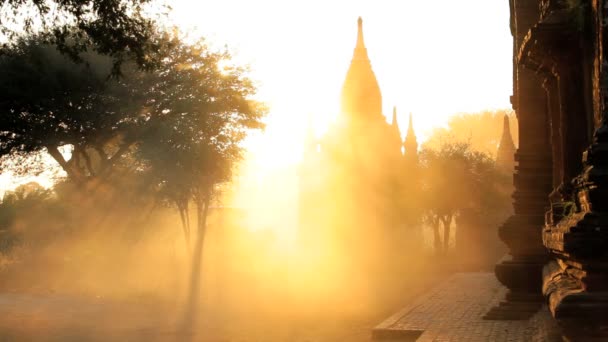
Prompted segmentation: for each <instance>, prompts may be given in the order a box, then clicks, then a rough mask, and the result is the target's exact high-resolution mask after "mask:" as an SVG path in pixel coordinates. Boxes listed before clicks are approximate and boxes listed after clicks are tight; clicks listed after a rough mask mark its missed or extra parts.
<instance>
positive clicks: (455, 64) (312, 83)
mask: <svg viewBox="0 0 608 342" xmlns="http://www.w3.org/2000/svg"><path fill="white" fill-rule="evenodd" d="M172 7H173V11H172V13H171V14H170V18H171V19H172V20H173V21H174V22H175V23H176V24H177V25H179V26H180V27H181V28H182V29H183V30H185V31H189V32H191V33H192V34H196V35H202V36H204V37H206V38H207V39H208V41H209V42H210V43H211V44H212V45H214V46H217V47H223V46H224V45H226V46H227V47H228V49H229V50H230V51H232V52H234V55H235V59H236V61H237V63H241V64H247V65H249V66H250V68H251V75H252V77H253V79H254V80H256V81H258V84H259V94H258V98H259V99H260V100H262V101H264V102H266V103H267V104H268V106H269V108H270V113H269V116H268V118H267V120H266V122H267V129H266V131H265V132H264V133H263V134H257V135H256V136H255V137H252V138H250V139H249V141H248V144H247V147H248V149H249V150H250V153H251V154H253V155H254V156H255V158H256V159H259V163H261V164H262V165H265V167H267V168H269V169H274V168H277V167H284V166H285V165H286V164H287V165H289V164H295V163H297V162H298V161H299V158H300V153H299V152H298V151H301V148H302V141H303V137H304V131H305V128H306V126H307V124H308V122H309V120H311V119H312V122H313V125H314V127H315V132H316V134H317V136H321V135H322V134H323V133H324V132H325V131H326V130H327V127H328V126H329V125H330V124H331V122H332V121H333V120H334V119H335V118H336V117H337V116H338V114H339V112H340V108H339V98H340V91H341V88H342V83H343V81H344V77H345V75H346V70H347V68H348V66H349V64H350V60H351V57H352V53H353V48H354V46H355V40H356V20H357V18H358V17H359V16H361V17H362V18H363V29H364V34H365V43H366V45H367V49H368V54H369V56H370V60H371V63H372V67H373V69H374V72H375V74H376V77H377V79H378V82H379V84H380V88H381V91H382V96H383V113H384V115H385V116H387V117H389V120H390V116H391V114H392V108H393V106H396V107H397V111H398V120H399V123H400V126H401V128H402V129H401V130H402V134H405V129H406V128H407V117H408V115H409V113H412V114H413V116H414V126H415V129H416V133H417V135H418V137H419V140H420V141H424V140H426V138H428V136H429V135H430V132H431V130H432V129H433V128H435V127H441V126H445V125H446V124H447V122H448V119H449V117H450V116H452V115H454V114H456V113H462V112H478V111H481V110H486V109H503V108H509V107H510V103H509V96H510V95H511V92H512V91H511V88H512V69H511V49H512V38H511V35H510V32H509V29H508V21H509V15H508V3H505V2H504V1H498V0H490V1H488V0H468V1H464V2H458V3H454V2H450V1H439V2H433V3H424V2H422V3H421V2H415V3H414V2H405V3H404V2H400V1H389V2H383V3H380V4H379V3H377V2H373V1H333V2H331V3H327V2H321V1H317V0H314V1H308V2H306V3H304V2H289V3H286V2H281V1H276V0H264V1H261V2H260V1H258V2H255V3H252V2H247V1H239V0H230V1H222V2H205V1H202V2H201V1H192V0H182V1H176V2H174V3H172ZM244 28H246V29H244ZM480 28H483V29H481V30H480Z"/></svg>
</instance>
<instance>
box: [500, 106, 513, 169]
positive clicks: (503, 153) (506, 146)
mask: <svg viewBox="0 0 608 342" xmlns="http://www.w3.org/2000/svg"><path fill="white" fill-rule="evenodd" d="M496 165H497V166H498V167H500V168H503V169H504V170H508V171H509V172H512V171H513V167H514V165H515V144H514V143H513V138H512V136H511V125H510V124H509V116H508V115H507V114H505V116H504V118H503V126H502V138H501V139H500V144H499V145H498V151H497V152H496Z"/></svg>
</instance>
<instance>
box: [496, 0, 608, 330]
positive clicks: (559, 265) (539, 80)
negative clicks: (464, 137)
mask: <svg viewBox="0 0 608 342" xmlns="http://www.w3.org/2000/svg"><path fill="white" fill-rule="evenodd" d="M510 6H511V32H512V34H513V41H514V42H513V56H514V58H513V96H512V98H511V100H512V101H511V102H512V104H513V108H514V109H515V111H516V114H517V118H518V123H519V146H518V149H517V150H516V152H515V169H514V175H513V181H514V185H515V191H514V195H513V199H514V202H513V208H514V214H513V216H511V217H510V218H509V219H508V220H507V222H506V223H505V224H504V225H503V226H502V227H501V228H500V237H501V239H502V240H503V241H504V242H505V244H506V245H507V246H508V248H509V256H508V257H507V258H505V259H504V260H502V262H500V263H499V264H498V265H496V270H495V273H496V276H497V278H498V279H499V280H500V281H501V283H502V284H504V285H505V286H506V287H507V288H508V289H509V290H510V292H509V293H508V294H507V298H506V301H505V303H504V304H503V305H502V307H501V308H497V309H495V310H494V312H493V314H492V315H491V316H492V317H493V318H497V319H500V318H501V317H503V318H504V317H506V318H511V319H512V318H514V317H516V316H517V315H521V314H522V311H521V310H520V311H518V310H517V308H518V307H521V305H522V303H524V302H534V301H540V302H544V303H546V304H547V305H548V307H549V310H550V312H551V314H552V316H553V317H554V318H555V319H556V320H557V322H558V323H559V324H560V326H561V327H562V328H563V334H564V336H565V337H566V338H567V339H569V340H573V341H600V340H601V341H606V340H607V339H608V329H607V327H608V201H607V200H608V125H607V124H608V111H607V109H608V96H607V95H608V82H607V81H606V80H608V69H607V67H606V66H607V65H608V55H607V53H606V51H608V46H606V44H604V43H606V39H607V38H608V35H607V32H606V28H607V27H608V25H607V23H608V20H607V19H608V11H606V8H607V6H608V1H605V0H597V1H596V0H594V1H558V0H540V1H538V0H537V1H530V0H510ZM507 140H508V139H507ZM503 141H504V138H503ZM507 143H508V142H507Z"/></svg>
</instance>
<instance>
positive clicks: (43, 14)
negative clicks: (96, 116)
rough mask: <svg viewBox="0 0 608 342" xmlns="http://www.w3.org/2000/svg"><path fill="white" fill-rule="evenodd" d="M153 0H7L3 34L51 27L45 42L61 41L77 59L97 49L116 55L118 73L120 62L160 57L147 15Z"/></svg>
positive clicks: (1, 16) (1, 17) (0, 24)
mask: <svg viewBox="0 0 608 342" xmlns="http://www.w3.org/2000/svg"><path fill="white" fill-rule="evenodd" d="M149 2H150V1H149V0H115V1H105V0H76V1H74V0H71V1H66V0H59V1H52V0H2V1H0V9H1V11H0V33H1V34H3V35H5V36H6V37H7V38H8V39H9V40H13V41H14V40H15V38H17V37H18V36H19V35H20V34H23V33H26V34H31V33H34V32H38V31H40V30H42V31H46V32H47V33H46V34H44V35H43V36H42V37H43V39H44V42H45V43H48V44H52V45H56V46H57V47H58V49H59V51H61V52H62V53H66V54H67V55H69V56H70V57H71V58H72V59H73V60H74V61H79V60H80V53H82V52H84V51H89V50H92V51H95V52H97V53H99V54H102V55H106V56H110V57H111V58H112V67H113V69H112V70H113V72H114V73H115V74H117V73H119V69H120V66H121V64H122V63H123V62H124V61H126V60H129V59H133V60H135V62H136V63H137V65H138V66H140V67H143V68H144V69H151V68H153V67H154V66H155V65H156V64H157V63H158V62H159V59H158V56H157V55H156V54H155V53H154V51H156V50H157V48H158V45H157V44H156V42H155V41H154V40H153V39H152V38H153V37H154V33H155V23H154V21H153V20H151V19H150V18H147V17H145V16H144V12H145V9H144V7H145V5H146V4H148V3H149Z"/></svg>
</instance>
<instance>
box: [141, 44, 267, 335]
mask: <svg viewBox="0 0 608 342" xmlns="http://www.w3.org/2000/svg"><path fill="white" fill-rule="evenodd" d="M229 61H230V55H229V54H228V53H226V52H221V53H217V52H211V51H209V49H208V48H207V47H206V46H205V44H204V42H202V41H201V42H198V43H196V44H193V45H176V47H175V48H174V49H173V50H172V52H171V53H170V55H168V56H167V57H166V58H165V59H164V62H163V66H162V68H161V70H160V71H159V73H158V75H159V76H158V80H156V81H155V84H157V87H155V88H154V91H153V93H154V95H153V97H154V98H155V101H154V106H155V108H156V109H155V110H159V111H167V110H168V111H170V113H173V114H176V115H174V117H173V118H174V119H173V120H171V122H170V123H171V124H169V125H168V124H167V123H166V122H161V121H157V122H156V123H155V124H154V125H153V126H152V127H151V129H149V130H147V131H146V134H144V136H143V139H142V141H141V143H140V144H139V148H138V156H139V158H140V159H141V160H142V162H143V163H144V164H145V165H146V166H147V168H146V169H145V171H144V172H145V175H146V177H147V178H148V179H150V180H151V182H152V183H153V184H154V185H155V187H156V188H157V189H158V191H159V192H158V193H159V194H160V195H161V197H162V198H163V199H164V200H166V201H168V202H169V203H172V204H174V205H175V207H176V208H177V209H178V211H179V212H180V216H181V217H182V225H183V227H184V234H185V237H186V243H188V242H189V240H190V224H189V220H188V217H189V213H188V208H189V206H188V204H189V203H192V204H193V205H194V208H195V211H196V228H197V229H196V242H195V246H194V251H193V254H192V274H191V279H190V291H189V292H190V298H189V301H188V303H189V304H188V305H189V307H188V308H187V312H186V320H187V322H186V324H187V325H188V327H189V325H190V324H191V323H192V321H193V320H194V319H195V317H196V305H197V301H198V289H199V286H200V278H201V265H202V252H203V246H204V239H205V234H206V231H207V216H208V213H209V208H210V205H211V203H212V200H213V199H214V198H215V195H216V194H217V192H218V190H219V188H220V186H221V185H222V184H223V183H225V182H227V181H229V180H230V179H231V176H232V170H233V167H234V166H235V165H236V163H237V162H238V161H239V160H240V159H241V157H242V152H243V147H242V145H241V142H242V140H243V139H244V138H245V137H246V133H247V131H249V130H251V129H260V128H262V127H263V124H262V122H261V118H262V116H263V115H264V114H265V108H264V107H263V106H262V105H261V104H260V103H258V102H256V101H254V100H252V99H251V96H252V95H254V94H255V91H256V89H255V87H254V85H253V83H252V82H251V81H250V80H249V79H248V78H247V77H246V76H245V70H244V69H242V68H239V67H233V66H229V64H228V63H229Z"/></svg>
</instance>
